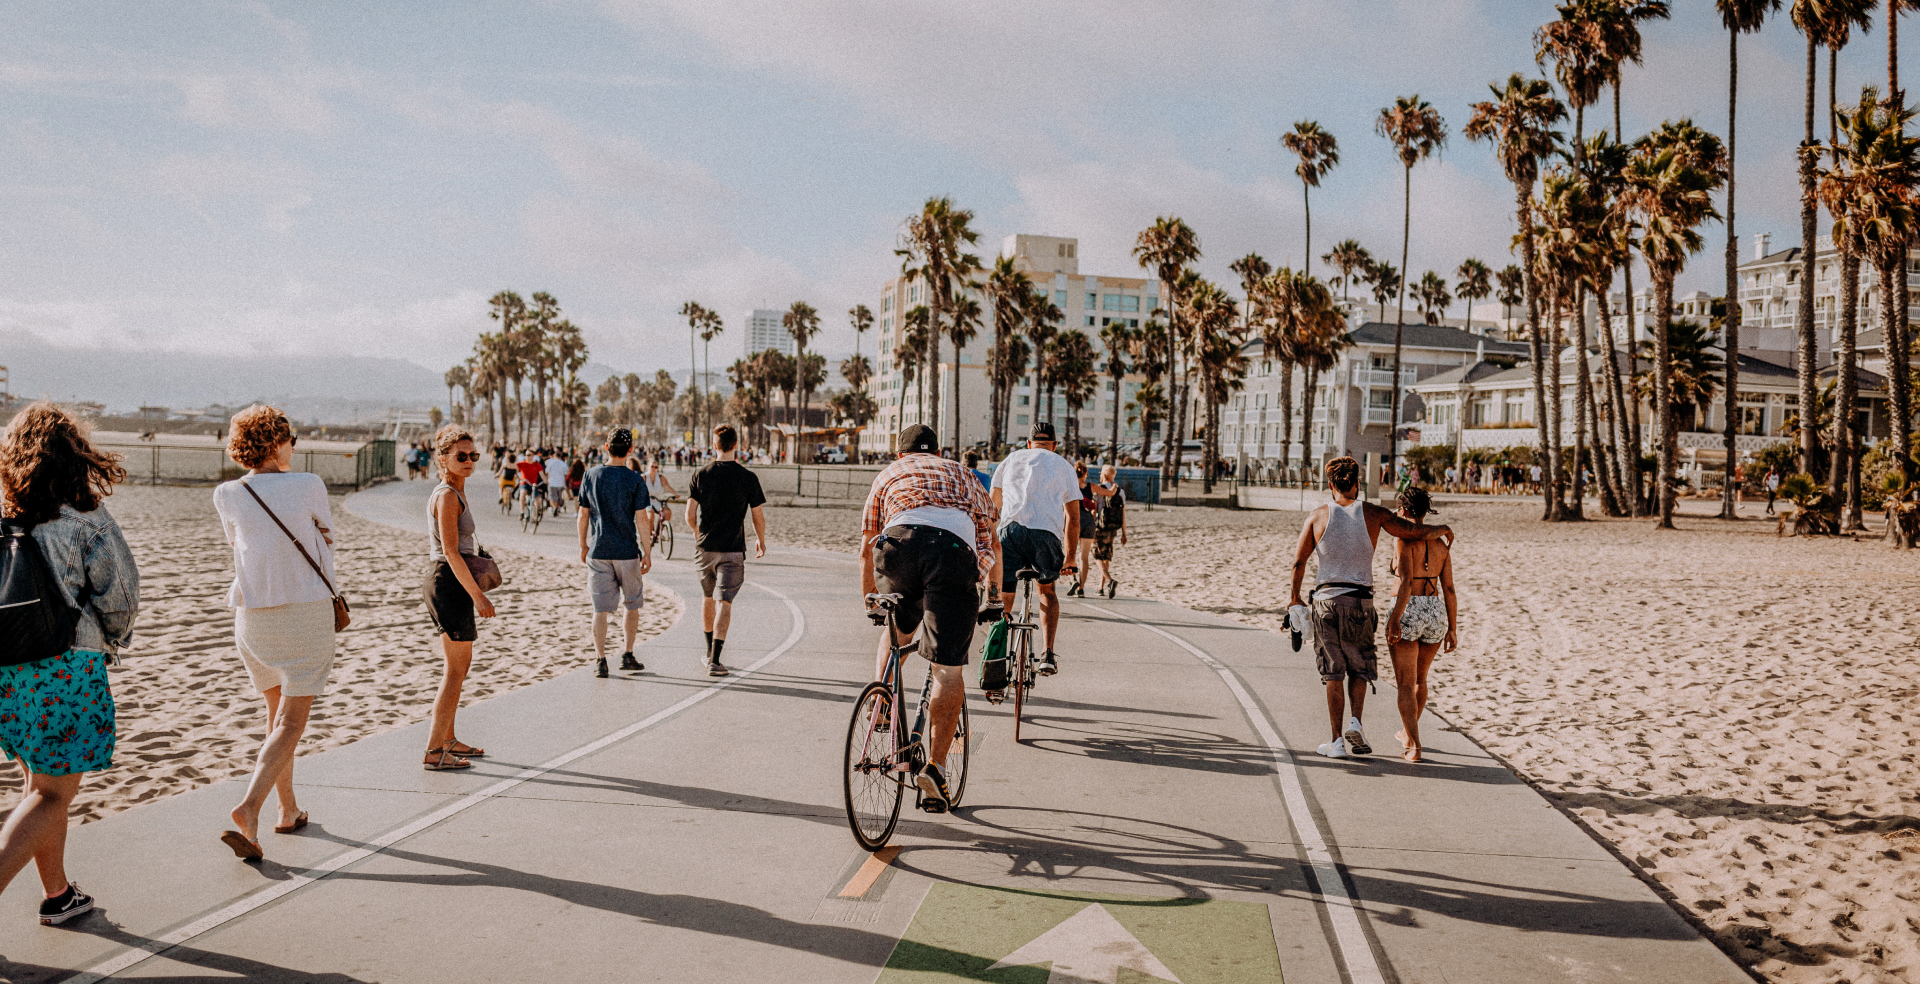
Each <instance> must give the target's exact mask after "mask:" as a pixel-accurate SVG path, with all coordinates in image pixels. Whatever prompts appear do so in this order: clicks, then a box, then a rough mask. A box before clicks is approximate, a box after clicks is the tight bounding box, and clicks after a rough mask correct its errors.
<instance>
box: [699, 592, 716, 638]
mask: <svg viewBox="0 0 1920 984" xmlns="http://www.w3.org/2000/svg"><path fill="white" fill-rule="evenodd" d="M718 604H719V602H717V601H715V600H714V599H713V598H712V597H711V596H709V597H707V598H703V599H701V600H700V630H701V631H702V632H712V631H713V615H714V606H716V605H718Z"/></svg>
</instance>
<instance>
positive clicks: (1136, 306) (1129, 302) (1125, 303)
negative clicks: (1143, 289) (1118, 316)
mask: <svg viewBox="0 0 1920 984" xmlns="http://www.w3.org/2000/svg"><path fill="white" fill-rule="evenodd" d="M1120 310H1122V311H1127V312H1136V311H1139V310H1140V295H1138V294H1122V295H1120Z"/></svg>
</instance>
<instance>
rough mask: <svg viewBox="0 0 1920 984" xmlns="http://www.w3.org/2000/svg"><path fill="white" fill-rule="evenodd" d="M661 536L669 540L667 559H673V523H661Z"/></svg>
mask: <svg viewBox="0 0 1920 984" xmlns="http://www.w3.org/2000/svg"><path fill="white" fill-rule="evenodd" d="M660 538H661V539H663V540H665V541H667V559H668V560H672V559H673V524H672V523H661V524H660Z"/></svg>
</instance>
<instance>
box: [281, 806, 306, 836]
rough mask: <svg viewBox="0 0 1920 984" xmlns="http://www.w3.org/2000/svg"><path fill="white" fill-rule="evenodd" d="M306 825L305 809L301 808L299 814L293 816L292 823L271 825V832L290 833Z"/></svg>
mask: <svg viewBox="0 0 1920 984" xmlns="http://www.w3.org/2000/svg"><path fill="white" fill-rule="evenodd" d="M306 825H307V811H305V810H301V811H300V815H299V816H297V817H294V818H293V822H292V823H286V824H275V825H274V827H273V832H274V833H276V834H291V833H293V832H294V831H296V830H299V829H300V828H301V827H304V826H306Z"/></svg>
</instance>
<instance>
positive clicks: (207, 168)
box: [128, 151, 314, 232]
mask: <svg viewBox="0 0 1920 984" xmlns="http://www.w3.org/2000/svg"><path fill="white" fill-rule="evenodd" d="M128 178H129V183H131V184H134V185H136V186H139V187H143V188H145V189H146V190H148V191H152V192H155V193H158V194H161V195H168V196H172V197H176V198H179V199H181V200H182V201H185V202H186V203H188V204H189V205H190V206H192V207H193V208H194V209H195V210H197V211H199V212H200V214H201V216H202V217H203V218H206V219H207V221H208V222H209V223H212V222H213V221H214V220H213V217H212V215H211V214H210V212H209V211H208V210H209V209H210V208H212V207H216V206H217V205H218V204H220V200H222V199H230V198H250V199H253V200H254V201H255V202H256V203H257V205H258V207H259V209H260V224H261V226H262V227H263V228H265V229H267V230H268V231H271V232H288V231H290V230H292V228H293V213H294V212H295V211H296V210H298V209H300V208H303V207H305V206H306V205H307V204H308V203H310V202H312V201H313V193H312V191H311V187H312V185H313V183H314V178H313V176H312V175H311V174H310V173H309V172H308V171H307V169H306V168H305V167H303V166H302V165H299V164H296V163H293V162H292V161H288V160H286V159H284V158H282V157H279V156H277V155H266V156H261V157H246V156H242V155H240V154H236V153H233V152H230V151H215V152H213V153H208V154H187V153H172V154H167V155H165V156H163V157H161V158H160V159H159V160H158V161H156V162H155V163H153V164H152V165H150V166H148V167H146V168H145V169H144V171H143V172H142V173H136V174H132V175H129V176H128Z"/></svg>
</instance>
